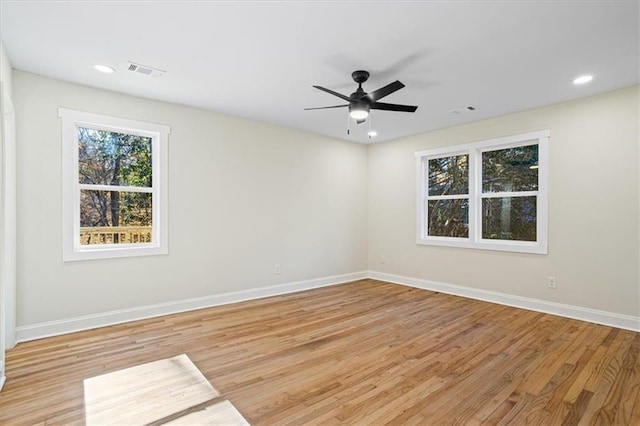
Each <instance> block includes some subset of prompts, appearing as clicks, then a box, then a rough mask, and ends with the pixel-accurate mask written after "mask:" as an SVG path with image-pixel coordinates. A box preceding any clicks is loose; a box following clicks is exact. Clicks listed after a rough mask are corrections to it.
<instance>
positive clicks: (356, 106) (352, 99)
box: [305, 70, 418, 124]
mask: <svg viewBox="0 0 640 426" xmlns="http://www.w3.org/2000/svg"><path fill="white" fill-rule="evenodd" d="M351 77H352V78H353V81H355V82H356V83H358V89H356V91H355V92H353V93H352V94H351V95H349V96H346V95H343V94H342V93H338V92H334V91H333V90H329V89H327V88H325V87H322V86H313V87H315V88H316V89H319V90H322V91H323V92H327V93H330V94H332V95H334V96H337V97H339V98H340V99H343V100H345V101H347V102H349V103H348V104H346V105H334V106H327V107H318V108H305V111H308V110H313V109H328V108H344V107H349V115H350V116H351V118H353V119H354V120H356V123H358V124H360V123H364V122H365V121H366V119H367V117H368V116H369V111H370V110H372V109H379V110H384V111H400V112H415V111H416V110H417V109H418V107H417V106H412V105H398V104H387V103H384V102H378V100H379V99H382V98H384V97H385V96H388V95H390V94H392V93H394V92H396V91H398V90H400V89H402V88H403V87H405V86H404V84H402V83H400V82H399V81H398V80H396V81H394V82H393V83H389V84H387V85H386V86H384V87H381V88H380V89H378V90H374V91H373V92H371V93H367V92H365V91H364V90H363V89H362V83H364V82H365V81H367V80H368V79H369V72H367V71H363V70H359V71H354V72H353V73H351Z"/></svg>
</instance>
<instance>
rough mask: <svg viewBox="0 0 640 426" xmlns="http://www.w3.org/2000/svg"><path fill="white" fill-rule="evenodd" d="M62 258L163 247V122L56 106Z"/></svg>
mask: <svg viewBox="0 0 640 426" xmlns="http://www.w3.org/2000/svg"><path fill="white" fill-rule="evenodd" d="M59 116H60V117H61V118H62V144H63V161H62V163H63V165H62V166H63V169H62V173H63V260H65V261H68V260H83V259H100V258H113V257H129V256H142V255H153V254H166V253H168V236H167V152H168V148H167V143H168V134H169V127H167V126H163V125H158V124H152V123H145V122H139V121H133V120H126V119H121V118H115V117H108V116H103V115H98V114H91V113H86V112H81V111H74V110H69V109H64V108H60V109H59Z"/></svg>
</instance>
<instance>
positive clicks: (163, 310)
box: [16, 271, 367, 342]
mask: <svg viewBox="0 0 640 426" xmlns="http://www.w3.org/2000/svg"><path fill="white" fill-rule="evenodd" d="M364 278H367V272H365V271H363V272H353V273H350V274H343V275H335V276H330V277H324V278H315V279H310V280H304V281H297V282H292V283H286V284H278V285H273V286H267V287H259V288H254V289H249V290H241V291H234V292H229V293H222V294H216V295H211V296H204V297H196V298H192V299H184V300H180V301H175V302H167V303H159V304H155V305H147V306H140V307H137V308H130V309H120V310H116V311H109V312H103V313H99V314H93V315H85V316H81V317H76V318H68V319H63V320H57V321H48V322H43V323H39V324H33V325H28V326H22V327H17V329H16V333H17V341H18V342H26V341H29V340H35V339H42V338H44V337H51V336H58V335H61V334H67V333H73V332H76V331H82V330H89V329H93V328H98V327H106V326H109V325H115V324H121V323H125V322H130V321H138V320H143V319H148V318H154V317H158V316H162V315H170V314H176V313H180V312H187V311H193V310H196V309H203V308H210V307H213V306H220V305H226V304H229V303H237V302H244V301H247V300H254V299H261V298H263V297H270V296H278V295H282V294H287V293H295V292H298V291H304V290H312V289H315V288H320V287H327V286H332V285H337V284H344V283H347V282H351V281H357V280H360V279H364Z"/></svg>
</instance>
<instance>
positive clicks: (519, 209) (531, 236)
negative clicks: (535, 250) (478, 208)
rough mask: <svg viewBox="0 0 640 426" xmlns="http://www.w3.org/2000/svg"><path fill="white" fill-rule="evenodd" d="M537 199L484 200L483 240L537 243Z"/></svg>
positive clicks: (508, 198)
mask: <svg viewBox="0 0 640 426" xmlns="http://www.w3.org/2000/svg"><path fill="white" fill-rule="evenodd" d="M536 218H537V212H536V197H505V198H483V199H482V238H484V239H489V240H515V241H536V225H537V223H536V222H537V220H536Z"/></svg>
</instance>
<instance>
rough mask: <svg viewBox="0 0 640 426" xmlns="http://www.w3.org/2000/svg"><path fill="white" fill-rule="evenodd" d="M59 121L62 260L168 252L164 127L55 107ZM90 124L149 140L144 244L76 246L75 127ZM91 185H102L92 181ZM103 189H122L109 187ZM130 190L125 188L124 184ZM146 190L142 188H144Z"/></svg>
mask: <svg viewBox="0 0 640 426" xmlns="http://www.w3.org/2000/svg"><path fill="white" fill-rule="evenodd" d="M58 116H59V117H60V118H61V119H62V218H63V224H62V232H63V234H62V244H63V250H62V260H63V261H64V262H67V261H76V260H90V259H111V258H119V257H132V256H149V255H161V254H168V253H169V236H168V201H167V192H168V191H167V190H168V183H169V182H168V158H167V155H168V142H169V133H170V131H171V129H170V128H169V127H168V126H164V125H160V124H153V123H146V122H142V121H135V120H127V119H124V118H117V117H110V116H106V115H100V114H93V113H88V112H83V111H76V110H71V109H66V108H59V109H58ZM79 127H83V128H91V129H97V130H105V131H111V132H118V133H127V134H132V135H138V136H143V137H148V138H151V145H152V146H151V150H152V151H151V152H152V160H151V161H152V163H151V167H152V187H151V189H150V191H149V192H151V194H152V197H153V202H152V209H151V212H152V213H151V221H152V225H151V227H152V234H151V235H152V236H153V237H152V241H151V242H149V243H131V244H129V243H123V244H92V245H81V244H80V190H81V189H82V187H83V185H82V184H80V180H79V174H80V171H79V162H78V160H79V158H78V142H79V138H78V136H79V132H78V128H79ZM91 189H102V188H98V187H97V186H95V185H92V188H91ZM105 189H112V190H113V189H116V190H118V189H122V188H120V187H117V186H109V187H108V188H105ZM124 189H125V190H127V191H130V190H131V188H127V187H125V188H124ZM144 192H146V191H144Z"/></svg>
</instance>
